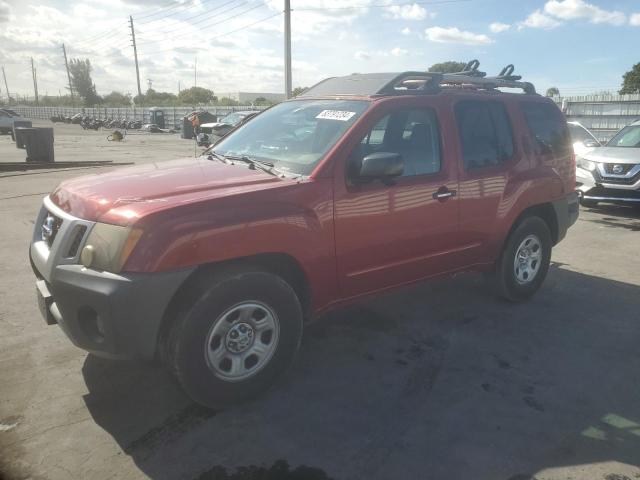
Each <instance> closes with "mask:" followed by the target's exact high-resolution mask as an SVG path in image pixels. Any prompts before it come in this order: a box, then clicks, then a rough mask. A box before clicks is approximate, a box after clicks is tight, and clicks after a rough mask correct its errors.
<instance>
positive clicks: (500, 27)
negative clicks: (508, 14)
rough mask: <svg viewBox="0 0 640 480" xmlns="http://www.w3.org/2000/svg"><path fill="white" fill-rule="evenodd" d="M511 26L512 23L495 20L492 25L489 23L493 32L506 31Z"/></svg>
mask: <svg viewBox="0 0 640 480" xmlns="http://www.w3.org/2000/svg"><path fill="white" fill-rule="evenodd" d="M510 28H511V25H509V24H507V23H500V22H494V23H492V24H491V25H489V30H491V31H492V32H493V33H500V32H504V31H506V30H509V29H510Z"/></svg>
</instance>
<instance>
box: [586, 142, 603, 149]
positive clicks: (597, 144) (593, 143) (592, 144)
mask: <svg viewBox="0 0 640 480" xmlns="http://www.w3.org/2000/svg"><path fill="white" fill-rule="evenodd" d="M584 146H585V147H589V148H595V147H599V146H600V142H598V141H597V140H587V141H586V142H584Z"/></svg>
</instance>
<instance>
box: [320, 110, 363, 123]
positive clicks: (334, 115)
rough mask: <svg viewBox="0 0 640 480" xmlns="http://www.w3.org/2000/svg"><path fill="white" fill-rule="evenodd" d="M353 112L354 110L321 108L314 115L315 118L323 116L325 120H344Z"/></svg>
mask: <svg viewBox="0 0 640 480" xmlns="http://www.w3.org/2000/svg"><path fill="white" fill-rule="evenodd" d="M355 114H356V112H346V111H344V110H323V111H321V112H320V113H319V114H318V115H317V116H316V118H323V119H325V120H340V121H341V122H346V121H348V120H349V119H350V118H351V117H353V116H354V115H355Z"/></svg>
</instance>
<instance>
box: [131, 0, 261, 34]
mask: <svg viewBox="0 0 640 480" xmlns="http://www.w3.org/2000/svg"><path fill="white" fill-rule="evenodd" d="M235 1H237V0H230V1H229V2H226V3H224V4H223V5H222V6H225V5H228V4H229V3H233V2H235ZM246 3H247V2H246V1H242V2H241V3H239V4H238V5H234V6H233V7H231V8H227V9H226V10H224V11H222V12H214V11H211V12H209V14H207V15H206V16H204V15H196V16H195V17H190V18H187V19H185V20H183V21H184V22H186V21H188V20H191V19H193V18H198V17H199V20H198V21H196V22H191V23H189V24H188V25H182V26H180V27H178V28H174V29H170V30H163V31H162V32H161V34H162V35H163V36H165V37H166V35H167V34H169V33H174V32H177V31H180V30H184V29H185V28H187V29H188V30H191V29H192V28H193V26H194V25H199V24H201V23H203V22H206V21H207V20H209V19H211V18H213V17H216V16H218V15H224V14H225V13H229V12H230V11H232V10H235V9H236V8H238V7H242V6H244V5H245V4H246ZM263 5H264V3H261V4H259V5H255V6H253V7H251V8H249V9H248V10H244V11H242V12H240V13H238V15H235V16H231V17H228V18H229V19H231V18H235V17H237V16H240V15H243V14H245V13H247V12H250V11H251V10H255V9H256V8H259V7H262V6H263ZM217 8H220V7H216V9H217ZM214 10H215V9H214ZM226 20H227V19H225V20H222V21H220V22H217V23H213V24H211V25H218V24H220V23H223V22H225V21H226ZM190 33H192V32H191V31H189V32H186V34H190ZM180 36H183V34H179V35H177V36H175V35H172V37H171V38H176V37H180ZM156 41H157V40H149V41H146V42H140V45H142V44H145V43H146V44H149V43H155V42H156Z"/></svg>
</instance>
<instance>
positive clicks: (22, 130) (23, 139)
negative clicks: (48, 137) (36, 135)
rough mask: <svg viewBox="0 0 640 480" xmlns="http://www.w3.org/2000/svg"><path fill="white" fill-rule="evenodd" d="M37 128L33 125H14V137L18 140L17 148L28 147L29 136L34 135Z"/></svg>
mask: <svg viewBox="0 0 640 480" xmlns="http://www.w3.org/2000/svg"><path fill="white" fill-rule="evenodd" d="M35 131H36V129H35V128H33V127H14V128H13V131H12V133H13V139H14V140H15V141H16V147H17V148H23V149H24V148H27V137H28V136H29V135H32V134H33V132H35Z"/></svg>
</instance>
